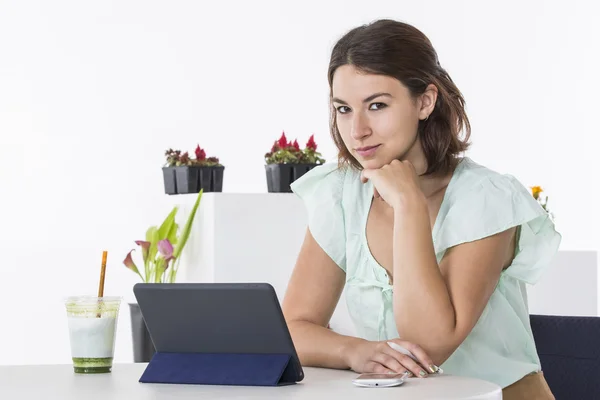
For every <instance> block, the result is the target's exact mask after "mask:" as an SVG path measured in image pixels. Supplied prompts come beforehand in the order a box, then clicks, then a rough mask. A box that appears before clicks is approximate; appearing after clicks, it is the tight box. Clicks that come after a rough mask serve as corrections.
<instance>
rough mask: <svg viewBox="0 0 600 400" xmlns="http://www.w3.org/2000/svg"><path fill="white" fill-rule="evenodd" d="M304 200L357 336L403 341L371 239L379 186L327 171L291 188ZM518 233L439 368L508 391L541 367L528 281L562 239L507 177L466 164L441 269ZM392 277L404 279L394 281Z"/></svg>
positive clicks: (438, 238)
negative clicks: (459, 249)
mask: <svg viewBox="0 0 600 400" xmlns="http://www.w3.org/2000/svg"><path fill="white" fill-rule="evenodd" d="M292 190H293V191H294V192H295V193H296V194H297V195H298V196H299V197H300V198H301V199H302V200H303V202H304V204H305V207H306V209H307V214H308V225H309V229H310V231H311V234H312V235H313V237H314V238H315V241H316V242H317V243H318V244H319V246H321V248H322V249H323V250H324V251H325V252H326V253H327V254H328V255H329V257H331V259H332V260H333V261H334V262H335V263H336V264H337V265H338V266H339V267H340V268H341V269H342V270H343V271H344V272H345V273H346V303H347V306H348V312H349V314H350V317H351V318H352V321H353V323H354V326H355V328H356V332H357V334H358V336H360V337H362V338H364V339H367V340H388V339H392V338H398V337H399V334H398V331H397V329H396V323H395V318H394V315H393V309H392V307H393V302H392V296H393V288H392V285H391V284H390V283H389V277H388V275H387V271H386V270H385V268H383V267H382V266H381V265H380V264H379V263H378V262H377V261H376V260H375V258H374V257H373V255H372V254H371V251H370V249H369V246H368V243H367V237H366V223H367V218H368V214H369V211H370V208H371V201H372V196H373V186H372V184H371V183H370V182H367V183H366V184H363V183H361V181H360V172H359V171H357V170H354V169H351V168H339V167H338V166H337V164H325V165H322V166H318V167H316V168H313V169H312V170H310V171H309V172H308V173H306V174H305V175H303V176H302V177H301V178H300V179H298V180H296V181H295V182H294V183H293V184H292ZM512 227H520V229H519V235H518V240H517V246H516V251H515V257H514V259H513V261H512V263H511V265H510V266H509V267H508V268H506V269H505V270H504V271H503V272H502V273H501V276H500V280H499V282H498V285H497V286H496V289H495V290H494V292H493V293H492V296H491V297H490V299H489V301H488V304H487V305H486V307H485V309H484V311H483V313H482V315H481V317H480V318H479V320H478V322H477V324H476V325H475V327H474V328H473V330H472V331H471V333H470V334H469V335H468V336H467V338H466V339H465V340H464V342H463V343H462V344H461V345H460V346H459V348H458V349H457V350H456V351H455V352H454V353H453V354H452V356H450V358H448V360H446V362H445V363H444V364H443V365H442V368H443V369H444V371H447V372H448V373H451V374H455V375H463V376H471V377H475V378H480V379H484V380H488V381H491V382H495V383H497V384H498V385H500V386H501V387H506V386H508V385H510V384H512V383H514V382H516V381H517V380H519V379H520V378H521V377H523V376H525V375H527V374H529V373H532V372H537V371H540V370H541V367H540V361H539V357H538V355H537V351H536V348H535V343H534V340H533V335H532V333H531V327H530V324H529V312H528V307H527V293H526V286H525V284H534V283H536V282H537V281H538V280H539V278H540V276H541V275H542V273H543V271H544V270H545V269H546V267H548V266H549V264H550V262H551V260H552V258H553V257H554V255H555V253H556V252H557V250H558V247H559V244H560V241H561V236H560V234H559V233H558V232H556V230H555V229H554V224H553V223H552V221H551V219H550V218H549V216H548V214H547V213H546V211H545V210H544V209H543V208H542V207H541V206H540V205H539V204H538V202H537V201H536V200H535V199H534V198H533V197H532V196H531V194H530V193H529V191H528V190H527V189H526V188H525V187H524V186H523V185H522V184H521V183H519V182H518V181H517V179H516V178H514V177H513V176H511V175H502V174H499V173H497V172H494V171H492V170H490V169H488V168H485V167H483V166H481V165H479V164H477V163H475V162H474V161H473V160H471V159H470V158H466V157H465V158H462V159H461V160H460V162H459V164H458V165H457V167H456V168H455V170H454V172H453V175H452V177H451V179H450V182H449V184H448V187H447V188H446V192H445V194H444V197H443V200H442V203H441V205H440V209H439V212H438V214H437V217H436V220H435V222H434V225H433V229H432V240H433V245H434V250H435V253H436V258H437V261H438V263H439V262H440V261H441V260H442V258H443V256H444V254H445V252H446V250H447V249H449V248H450V247H453V246H456V245H459V244H461V243H466V242H471V241H475V240H479V239H482V238H485V237H488V236H491V235H494V234H496V233H499V232H502V231H505V230H507V229H510V228H512ZM394 279H396V280H397V279H402V277H401V276H395V277H394Z"/></svg>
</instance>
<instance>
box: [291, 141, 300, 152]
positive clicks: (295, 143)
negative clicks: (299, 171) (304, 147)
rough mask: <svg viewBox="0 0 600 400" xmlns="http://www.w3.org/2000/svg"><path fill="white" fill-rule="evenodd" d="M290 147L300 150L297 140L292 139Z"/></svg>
mask: <svg viewBox="0 0 600 400" xmlns="http://www.w3.org/2000/svg"><path fill="white" fill-rule="evenodd" d="M292 147H293V148H294V149H296V150H298V151H300V145H299V144H298V140H294V143H292Z"/></svg>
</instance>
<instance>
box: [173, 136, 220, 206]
mask: <svg viewBox="0 0 600 400" xmlns="http://www.w3.org/2000/svg"><path fill="white" fill-rule="evenodd" d="M194 153H195V158H191V157H190V156H189V154H188V152H185V153H181V150H173V149H169V150H167V151H166V152H165V156H166V158H167V161H166V165H165V166H164V167H163V179H164V185H165V193H167V194H186V193H198V192H200V190H203V191H204V192H205V193H206V192H222V191H223V172H224V170H225V167H224V166H223V165H222V164H221V163H220V162H219V159H218V158H217V157H206V151H205V150H204V149H202V148H201V147H200V145H198V146H197V147H196V150H195V151H194Z"/></svg>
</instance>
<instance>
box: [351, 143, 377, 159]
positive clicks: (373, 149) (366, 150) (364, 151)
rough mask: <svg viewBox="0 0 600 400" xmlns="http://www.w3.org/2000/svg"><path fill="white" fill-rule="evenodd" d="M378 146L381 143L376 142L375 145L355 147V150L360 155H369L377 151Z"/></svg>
mask: <svg viewBox="0 0 600 400" xmlns="http://www.w3.org/2000/svg"><path fill="white" fill-rule="evenodd" d="M379 146H381V145H379V144H378V145H376V146H365V147H359V148H357V149H356V152H357V153H358V155H359V156H361V157H370V156H372V155H374V154H375V152H376V151H377V149H378V148H379Z"/></svg>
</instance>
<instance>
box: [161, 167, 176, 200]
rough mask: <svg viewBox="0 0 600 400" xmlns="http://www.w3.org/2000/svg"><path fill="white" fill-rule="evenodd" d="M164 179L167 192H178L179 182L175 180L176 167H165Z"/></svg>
mask: <svg viewBox="0 0 600 400" xmlns="http://www.w3.org/2000/svg"><path fill="white" fill-rule="evenodd" d="M162 171H163V181H164V183H165V193H166V194H177V182H176V180H175V167H163V169H162Z"/></svg>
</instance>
